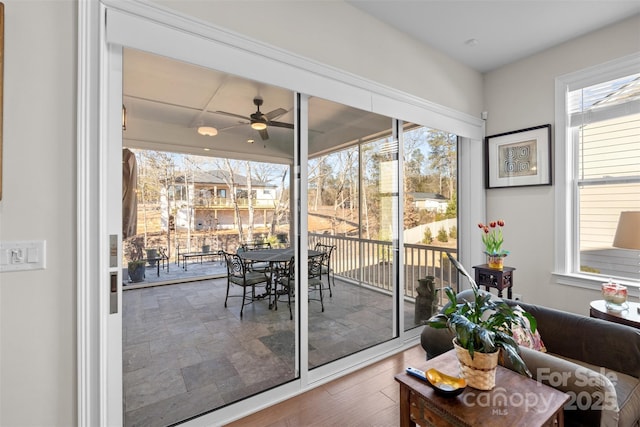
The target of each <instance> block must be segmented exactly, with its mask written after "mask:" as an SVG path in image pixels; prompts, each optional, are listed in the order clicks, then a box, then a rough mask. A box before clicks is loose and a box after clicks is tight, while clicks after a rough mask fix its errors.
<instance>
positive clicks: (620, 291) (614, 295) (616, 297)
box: [602, 282, 627, 311]
mask: <svg viewBox="0 0 640 427" xmlns="http://www.w3.org/2000/svg"><path fill="white" fill-rule="evenodd" d="M602 298H603V299H604V301H605V303H606V306H607V309H608V310H612V311H622V310H624V308H625V306H626V303H627V287H626V286H623V285H619V284H617V283H613V282H608V283H603V284H602Z"/></svg>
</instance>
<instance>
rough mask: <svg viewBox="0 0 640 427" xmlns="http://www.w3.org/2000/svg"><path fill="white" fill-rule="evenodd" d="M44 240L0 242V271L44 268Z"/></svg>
mask: <svg viewBox="0 0 640 427" xmlns="http://www.w3.org/2000/svg"><path fill="white" fill-rule="evenodd" d="M46 250H47V244H46V240H21V241H12V242H9V241H5V242H0V272H7V271H22V270H43V269H45V268H46V266H47V264H46V259H47V257H46V255H47V252H46Z"/></svg>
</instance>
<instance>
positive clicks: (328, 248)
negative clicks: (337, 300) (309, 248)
mask: <svg viewBox="0 0 640 427" xmlns="http://www.w3.org/2000/svg"><path fill="white" fill-rule="evenodd" d="M335 249H336V246H335V245H327V244H324V243H316V246H315V248H314V250H316V251H318V252H324V253H326V254H327V256H326V258H325V259H324V260H323V264H322V274H325V275H326V276H327V287H326V288H325V289H329V298H331V297H333V292H332V290H331V285H332V282H333V286H334V287H335V286H336V276H335V272H334V271H333V267H332V266H331V255H332V254H333V251H334V250H335Z"/></svg>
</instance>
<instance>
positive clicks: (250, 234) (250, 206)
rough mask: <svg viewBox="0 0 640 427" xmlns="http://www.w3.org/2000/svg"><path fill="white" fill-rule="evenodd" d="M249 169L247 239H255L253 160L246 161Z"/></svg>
mask: <svg viewBox="0 0 640 427" xmlns="http://www.w3.org/2000/svg"><path fill="white" fill-rule="evenodd" d="M245 168H246V170H247V177H246V178H247V208H248V210H249V225H248V226H247V241H249V242H252V241H253V214H254V209H253V179H252V177H251V162H248V161H247V162H245Z"/></svg>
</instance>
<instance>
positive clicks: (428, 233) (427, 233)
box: [422, 227, 433, 245]
mask: <svg viewBox="0 0 640 427" xmlns="http://www.w3.org/2000/svg"><path fill="white" fill-rule="evenodd" d="M431 242H433V235H432V234H431V229H430V228H429V227H427V228H426V229H425V230H424V238H423V239H422V243H426V244H427V245H430V244H431Z"/></svg>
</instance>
